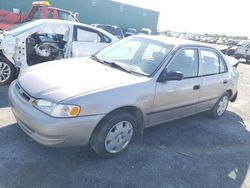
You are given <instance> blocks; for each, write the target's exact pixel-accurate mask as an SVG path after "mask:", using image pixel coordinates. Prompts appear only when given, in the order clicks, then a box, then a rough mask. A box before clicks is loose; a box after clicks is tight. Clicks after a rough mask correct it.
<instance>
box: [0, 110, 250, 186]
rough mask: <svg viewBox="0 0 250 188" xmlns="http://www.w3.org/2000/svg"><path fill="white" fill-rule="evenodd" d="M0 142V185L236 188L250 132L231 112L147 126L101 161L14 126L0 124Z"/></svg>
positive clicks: (249, 152)
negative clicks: (49, 145) (139, 138)
mask: <svg viewBox="0 0 250 188" xmlns="http://www.w3.org/2000/svg"><path fill="white" fill-rule="evenodd" d="M0 143H1V146H0V159H1V160H0V187H16V186H17V185H18V186H19V187H157V188H158V187H192V188H193V187H227V188H229V187H242V186H244V185H245V184H244V183H245V182H244V180H245V179H246V176H247V173H248V170H249V162H250V133H249V131H248V130H247V129H246V125H245V124H244V121H243V120H242V118H241V117H240V116H238V115H237V114H236V113H234V112H231V111H227V112H226V113H225V115H224V116H223V117H222V118H220V119H218V120H212V119H209V118H207V117H205V115H204V114H198V115H195V116H191V117H188V118H184V119H180V120H176V121H172V122H169V123H165V124H162V125H159V126H156V127H152V128H148V129H147V130H146V131H145V134H144V138H143V140H142V141H141V142H139V143H134V144H132V145H131V146H130V147H129V149H128V150H127V151H125V152H124V153H123V154H121V155H119V156H117V157H115V158H111V159H107V160H103V159H101V158H99V157H97V156H96V155H95V154H94V153H93V152H92V151H91V150H89V149H88V148H87V147H85V148H46V147H44V146H41V145H39V144H37V143H36V142H34V141H32V139H30V138H29V137H28V136H27V135H25V133H23V132H22V131H21V129H20V128H19V127H18V126H17V124H11V125H6V126H5V127H2V128H0ZM10 174H11V175H10ZM248 178H249V177H248Z"/></svg>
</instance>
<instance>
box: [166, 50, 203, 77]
mask: <svg viewBox="0 0 250 188" xmlns="http://www.w3.org/2000/svg"><path fill="white" fill-rule="evenodd" d="M182 50H194V51H196V52H197V61H198V67H197V74H196V76H188V77H183V80H185V79H191V78H198V77H199V70H200V55H199V47H196V46H186V47H181V48H179V49H177V50H176V51H175V53H174V55H173V56H172V58H171V59H170V60H169V62H168V63H167V65H166V66H165V67H164V69H167V68H168V66H169V65H170V64H171V63H172V62H173V60H174V58H175V57H176V56H177V55H178V53H179V52H181V51H182ZM164 69H163V70H164Z"/></svg>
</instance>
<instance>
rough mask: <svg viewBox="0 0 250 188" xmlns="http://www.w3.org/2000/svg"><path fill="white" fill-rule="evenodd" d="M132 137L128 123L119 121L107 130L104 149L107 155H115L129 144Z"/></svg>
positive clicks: (131, 130) (130, 126) (131, 128)
mask: <svg viewBox="0 0 250 188" xmlns="http://www.w3.org/2000/svg"><path fill="white" fill-rule="evenodd" d="M132 136H133V126H132V124H131V123H130V122H128V121H121V122H119V123H117V124H116V125H114V126H113V127H112V128H111V129H110V130H109V132H108V134H107V136H106V138H105V149H106V150H107V151H108V152H109V153H117V152H119V151H121V150H123V149H124V148H125V147H126V146H127V145H128V144H129V142H130V141H131V138H132Z"/></svg>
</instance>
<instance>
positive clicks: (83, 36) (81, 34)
mask: <svg viewBox="0 0 250 188" xmlns="http://www.w3.org/2000/svg"><path fill="white" fill-rule="evenodd" d="M77 41H81V42H100V36H99V35H98V34H97V33H95V32H91V31H87V30H84V29H80V28H77Z"/></svg>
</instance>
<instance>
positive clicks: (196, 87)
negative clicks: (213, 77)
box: [193, 85, 201, 90]
mask: <svg viewBox="0 0 250 188" xmlns="http://www.w3.org/2000/svg"><path fill="white" fill-rule="evenodd" d="M200 88H201V86H200V85H195V86H194V87H193V90H198V89H200Z"/></svg>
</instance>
